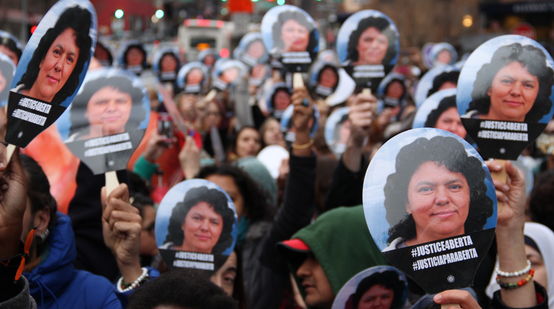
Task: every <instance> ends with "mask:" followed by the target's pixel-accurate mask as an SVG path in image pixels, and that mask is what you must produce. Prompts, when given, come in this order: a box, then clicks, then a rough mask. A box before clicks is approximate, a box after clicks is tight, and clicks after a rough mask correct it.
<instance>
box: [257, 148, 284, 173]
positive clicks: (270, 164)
mask: <svg viewBox="0 0 554 309" xmlns="http://www.w3.org/2000/svg"><path fill="white" fill-rule="evenodd" d="M257 158H258V160H260V162H262V164H263V165H264V166H265V167H266V168H267V170H268V171H269V173H270V174H271V177H273V179H277V177H279V169H280V168H281V163H282V162H283V160H285V159H288V158H289V152H288V151H287V150H286V149H285V148H284V147H282V146H279V145H270V146H267V147H265V148H264V149H262V150H261V151H260V152H259V153H258V155H257Z"/></svg>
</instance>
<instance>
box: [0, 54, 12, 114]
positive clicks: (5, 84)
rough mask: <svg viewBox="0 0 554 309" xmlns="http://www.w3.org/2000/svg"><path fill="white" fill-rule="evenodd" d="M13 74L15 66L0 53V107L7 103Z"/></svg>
mask: <svg viewBox="0 0 554 309" xmlns="http://www.w3.org/2000/svg"><path fill="white" fill-rule="evenodd" d="M14 73H15V64H14V63H13V61H12V60H11V59H10V58H9V57H8V56H6V55H4V54H2V53H0V107H3V106H5V105H6V104H7V103H8V95H9V93H10V84H11V83H12V79H13V74H14Z"/></svg>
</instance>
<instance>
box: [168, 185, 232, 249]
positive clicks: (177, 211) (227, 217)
mask: <svg viewBox="0 0 554 309" xmlns="http://www.w3.org/2000/svg"><path fill="white" fill-rule="evenodd" d="M201 202H206V203H208V204H209V205H210V206H211V207H212V209H213V210H214V211H215V212H216V213H218V214H219V215H221V218H223V229H222V231H221V235H220V236H219V239H218V241H217V243H216V245H215V247H214V248H213V249H212V253H214V254H221V253H223V252H224V251H225V250H226V249H227V248H229V247H230V246H231V245H232V244H233V235H231V232H232V231H233V224H234V217H235V214H234V212H233V210H232V209H231V208H229V206H228V205H227V196H226V195H225V194H224V193H223V192H221V191H219V190H218V189H215V188H211V189H210V188H208V187H206V186H200V187H196V188H192V189H190V190H188V191H187V193H186V194H185V197H184V199H183V201H182V202H178V203H177V204H176V205H175V207H174V208H173V211H172V212H171V217H170V218H169V226H168V233H167V236H166V238H165V241H164V243H173V244H174V245H177V246H178V245H180V244H182V243H183V241H184V238H185V235H184V233H183V230H182V228H181V227H182V225H183V222H184V221H185V218H186V217H187V214H188V213H189V211H190V210H191V209H192V208H193V207H194V206H196V205H198V203H201Z"/></svg>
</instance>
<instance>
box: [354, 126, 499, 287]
mask: <svg viewBox="0 0 554 309" xmlns="http://www.w3.org/2000/svg"><path fill="white" fill-rule="evenodd" d="M470 192H471V194H470ZM363 203H364V214H365V217H366V222H367V224H368V227H369V230H370V232H371V235H372V237H373V239H374V240H375V242H376V244H377V246H378V247H379V248H381V250H383V253H384V254H385V257H386V258H387V260H388V261H389V262H390V263H391V264H392V265H394V266H396V267H398V268H399V269H401V270H402V271H404V272H405V273H406V274H407V275H408V276H410V277H412V278H413V279H414V280H415V281H416V282H417V283H418V284H419V285H420V286H421V287H422V288H423V289H424V290H425V291H426V292H428V293H436V292H439V291H441V290H444V289H453V288H462V287H466V286H469V285H470V284H471V283H472V281H473V275H474V273H475V271H476V269H477V267H478V265H479V263H480V261H481V259H482V257H483V256H484V254H485V252H486V251H487V250H488V247H489V246H490V244H491V241H492V237H493V234H494V226H495V223H496V198H495V196H494V189H493V185H492V181H491V179H490V175H489V173H488V169H487V168H486V167H485V166H484V163H483V162H482V160H481V159H480V157H479V155H478V154H477V153H476V151H475V150H474V149H473V147H471V146H470V145H469V144H467V143H466V142H465V141H463V140H462V139H461V138H459V137H458V136H455V135H453V134H451V133H449V132H445V131H442V130H437V129H413V130H410V131H407V132H404V133H401V134H399V135H397V136H395V137H394V138H392V139H391V140H389V141H388V142H387V143H385V144H384V145H383V146H382V147H381V148H380V149H379V151H378V152H377V154H375V156H374V157H373V159H372V161H371V163H370V165H369V167H368V169H367V172H366V177H365V180H364V190H363ZM385 218H386V220H385ZM386 222H388V224H387V223H386Z"/></svg>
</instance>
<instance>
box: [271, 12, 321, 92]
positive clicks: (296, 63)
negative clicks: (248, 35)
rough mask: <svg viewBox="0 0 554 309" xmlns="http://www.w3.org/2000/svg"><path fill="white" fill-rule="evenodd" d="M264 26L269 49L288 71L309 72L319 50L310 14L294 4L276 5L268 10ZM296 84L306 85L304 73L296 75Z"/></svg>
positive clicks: (317, 33)
mask: <svg viewBox="0 0 554 309" xmlns="http://www.w3.org/2000/svg"><path fill="white" fill-rule="evenodd" d="M261 29H262V38H263V41H264V44H265V47H266V49H267V50H268V51H269V53H270V54H271V55H272V56H273V57H275V58H277V59H279V61H280V62H281V63H282V64H283V66H284V67H285V69H286V70H287V71H288V72H291V73H299V72H307V71H308V68H309V66H310V65H311V63H312V62H313V60H314V59H315V58H316V56H317V53H318V51H319V32H318V30H317V27H316V25H315V22H314V20H313V19H312V17H311V16H310V15H309V14H308V13H306V12H305V11H304V10H302V9H300V8H297V7H295V6H292V5H280V6H275V7H273V8H271V9H270V10H269V11H267V12H266V13H265V15H264V17H263V19H262V25H261ZM293 86H294V88H295V89H296V88H303V87H304V83H303V80H302V76H301V75H299V74H294V75H293Z"/></svg>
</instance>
